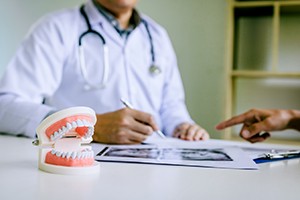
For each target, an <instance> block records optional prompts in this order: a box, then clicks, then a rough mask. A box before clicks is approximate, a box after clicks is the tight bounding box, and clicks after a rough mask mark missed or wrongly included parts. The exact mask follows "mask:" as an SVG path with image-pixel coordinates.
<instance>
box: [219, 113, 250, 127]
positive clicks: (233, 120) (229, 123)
mask: <svg viewBox="0 0 300 200" xmlns="http://www.w3.org/2000/svg"><path fill="white" fill-rule="evenodd" d="M248 118H249V114H248V113H243V114H241V115H237V116H234V117H232V118H231V119H229V120H226V121H223V122H221V123H219V124H218V125H217V126H216V129H217V130H223V129H225V128H228V127H230V126H234V125H237V124H241V123H244V122H245V121H246V120H247V119H248Z"/></svg>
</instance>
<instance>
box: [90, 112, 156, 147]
mask: <svg viewBox="0 0 300 200" xmlns="http://www.w3.org/2000/svg"><path fill="white" fill-rule="evenodd" d="M157 129H158V126H157V124H156V123H155V121H154V118H153V117H152V116H151V115H150V114H148V113H145V112H141V111H138V110H134V109H130V108H124V109H121V110H117V111H115V112H110V113H104V114H98V115H97V123H96V125H95V133H94V136H93V139H94V141H96V142H101V143H110V144H138V143H141V142H143V141H144V140H145V139H146V138H147V137H148V136H149V135H151V134H152V133H153V131H154V130H157Z"/></svg>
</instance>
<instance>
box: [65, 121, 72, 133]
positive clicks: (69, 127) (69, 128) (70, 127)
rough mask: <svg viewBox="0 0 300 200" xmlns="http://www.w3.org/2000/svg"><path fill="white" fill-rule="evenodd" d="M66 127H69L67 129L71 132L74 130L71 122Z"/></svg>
mask: <svg viewBox="0 0 300 200" xmlns="http://www.w3.org/2000/svg"><path fill="white" fill-rule="evenodd" d="M66 127H67V129H68V131H69V130H71V129H72V124H70V123H69V122H68V123H67V124H66Z"/></svg>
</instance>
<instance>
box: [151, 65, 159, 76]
mask: <svg viewBox="0 0 300 200" xmlns="http://www.w3.org/2000/svg"><path fill="white" fill-rule="evenodd" d="M149 72H150V74H152V75H159V74H160V73H161V69H160V68H159V67H158V66H156V65H151V66H150V68H149Z"/></svg>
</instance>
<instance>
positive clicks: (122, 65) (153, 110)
mask: <svg viewBox="0 0 300 200" xmlns="http://www.w3.org/2000/svg"><path fill="white" fill-rule="evenodd" d="M85 11H86V13H87V15H88V17H89V20H90V23H91V25H92V27H93V29H95V30H97V31H98V32H99V33H101V34H102V35H103V37H104V38H105V40H106V42H107V45H108V48H109V52H110V56H109V61H110V72H109V76H108V77H109V78H108V83H107V85H106V87H105V88H103V89H97V90H86V89H85V85H86V83H85V81H84V79H83V76H82V74H81V72H80V68H79V59H78V39H79V36H80V35H81V33H83V32H84V31H86V30H87V25H86V23H85V21H84V18H83V17H82V16H81V14H80V12H79V8H78V7H76V8H74V9H69V10H63V11H59V12H56V13H52V14H50V15H47V16H45V17H44V18H42V19H41V20H40V21H39V22H37V23H36V24H35V26H33V27H32V29H31V31H30V33H29V34H28V35H27V36H26V38H25V39H24V41H23V42H22V44H21V46H20V48H19V49H18V50H17V52H16V54H15V56H14V57H13V58H12V60H11V61H10V63H9V64H8V67H7V70H6V71H5V73H4V75H3V77H2V79H1V81H0V108H1V111H0V132H6V133H10V134H22V135H25V136H29V137H34V136H35V128H36V127H37V125H38V124H39V123H40V122H41V120H43V119H44V117H45V116H46V115H47V114H48V113H49V112H51V111H55V110H59V109H63V108H67V107H71V106H89V107H91V108H93V109H94V110H95V111H96V113H105V112H111V111H115V110H118V109H121V108H122V107H124V106H123V105H122V103H121V101H120V98H124V99H126V100H128V101H129V102H130V103H131V104H132V105H133V106H134V108H135V109H139V110H142V111H144V112H148V113H150V114H152V115H153V116H154V117H155V119H156V122H157V123H158V125H159V126H160V128H161V129H162V130H163V132H165V133H166V134H167V135H171V133H172V132H173V130H174V128H175V127H176V126H177V125H178V124H180V123H182V122H192V119H191V118H190V116H189V114H188V111H187V109H186V106H185V102H184V101H185V100H184V91H183V86H182V81H181V78H180V74H179V70H178V67H177V62H176V57H175V53H174V50H173V48H172V45H171V42H170V40H169V37H168V35H167V33H166V31H165V30H164V29H163V28H162V27H161V26H159V25H158V24H156V23H155V22H154V21H153V20H151V19H150V18H149V17H147V16H144V15H143V16H142V17H143V19H145V20H146V21H147V22H148V24H149V29H150V32H151V35H152V37H153V45H154V51H155V56H156V60H157V62H156V65H158V66H160V68H161V69H162V73H161V74H159V75H157V76H155V75H152V74H150V72H149V67H150V65H151V53H150V42H149V37H148V35H147V32H146V29H145V26H144V25H143V24H140V25H139V26H138V27H137V28H136V29H135V30H134V31H133V32H132V33H131V34H130V35H129V37H128V39H127V40H126V42H125V40H124V39H122V38H121V37H120V36H119V34H118V33H117V32H116V30H115V29H114V28H113V27H112V25H111V24H110V23H109V22H108V21H107V20H106V19H105V18H104V16H102V15H101V14H100V13H99V11H98V10H97V9H96V7H95V6H94V5H93V3H92V2H91V1H88V2H87V3H86V6H85ZM84 47H85V52H88V53H86V66H87V69H88V73H89V76H90V81H92V82H93V83H98V82H100V81H101V73H102V72H103V65H102V60H101V59H102V57H103V54H102V42H101V40H100V39H98V38H96V39H95V37H94V36H92V35H89V36H86V37H85V39H84Z"/></svg>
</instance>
